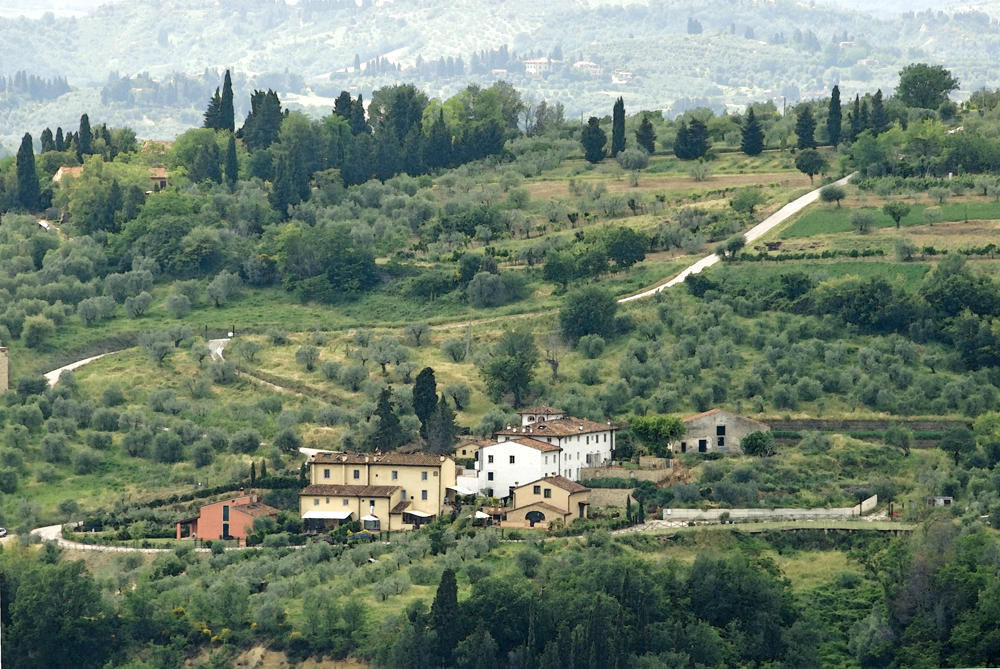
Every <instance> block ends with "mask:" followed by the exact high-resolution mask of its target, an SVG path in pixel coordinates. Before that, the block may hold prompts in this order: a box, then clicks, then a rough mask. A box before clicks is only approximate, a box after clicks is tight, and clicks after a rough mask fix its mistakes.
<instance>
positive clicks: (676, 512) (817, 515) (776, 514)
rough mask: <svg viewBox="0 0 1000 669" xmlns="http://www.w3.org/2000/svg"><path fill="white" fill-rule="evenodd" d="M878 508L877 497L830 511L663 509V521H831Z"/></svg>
mask: <svg viewBox="0 0 1000 669" xmlns="http://www.w3.org/2000/svg"><path fill="white" fill-rule="evenodd" d="M876 506H878V495H872V496H871V497H869V498H868V499H866V500H864V501H863V502H861V503H860V504H856V505H854V506H851V507H847V506H845V507H838V508H832V509H705V510H702V509H664V510H663V520H679V521H694V522H699V521H700V522H709V523H718V522H720V521H721V519H722V514H724V513H725V514H729V515H728V516H727V518H728V519H729V520H831V519H841V518H856V517H858V516H861V515H863V514H865V513H868V512H869V511H872V510H873V509H874V508H875V507H876Z"/></svg>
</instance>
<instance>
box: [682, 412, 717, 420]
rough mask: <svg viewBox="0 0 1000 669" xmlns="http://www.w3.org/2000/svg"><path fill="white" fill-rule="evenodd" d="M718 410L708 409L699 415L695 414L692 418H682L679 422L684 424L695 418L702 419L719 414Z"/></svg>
mask: <svg viewBox="0 0 1000 669" xmlns="http://www.w3.org/2000/svg"><path fill="white" fill-rule="evenodd" d="M719 411H720V410H719V409H709V410H708V411H702V412H701V413H696V414H695V415H693V416H688V417H687V418H682V419H681V422H682V423H686V422H688V421H689V420H695V419H696V418H704V417H705V416H711V415H712V414H713V413H719Z"/></svg>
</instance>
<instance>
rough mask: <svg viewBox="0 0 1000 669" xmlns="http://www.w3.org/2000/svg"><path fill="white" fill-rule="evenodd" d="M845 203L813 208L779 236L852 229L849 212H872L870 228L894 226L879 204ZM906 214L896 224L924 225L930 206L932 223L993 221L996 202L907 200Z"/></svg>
mask: <svg viewBox="0 0 1000 669" xmlns="http://www.w3.org/2000/svg"><path fill="white" fill-rule="evenodd" d="M845 204H846V206H843V207H840V208H837V207H831V206H829V205H821V206H819V207H814V208H811V209H809V210H807V211H806V212H805V213H803V214H802V215H801V216H800V217H799V218H798V219H797V220H796V221H795V222H793V223H792V224H791V225H789V226H788V227H787V228H785V229H784V230H783V231H782V232H781V235H780V236H781V238H782V239H796V238H800V237H812V236H814V235H823V234H833V233H840V232H853V231H854V227H853V226H852V225H851V214H853V213H855V212H858V211H864V212H867V213H869V214H871V215H872V217H873V219H874V224H873V227H874V228H894V227H895V226H896V223H895V222H894V221H893V220H892V218H890V217H889V216H888V215H886V214H885V213H883V212H882V209H881V203H878V204H876V205H875V206H872V205H871V204H870V201H868V200H866V202H865V203H863V204H862V203H860V202H857V201H856V200H855V201H850V200H848V201H846V202H845ZM910 205H911V206H910V213H909V214H907V215H906V216H904V217H903V218H902V219H901V220H900V227H906V228H909V227H911V226H925V225H928V218H927V214H926V210H927V209H928V208H931V207H933V209H934V211H936V212H937V214H936V216H934V218H936V219H937V220H936V221H935V223H936V222H941V223H948V222H954V221H962V222H964V223H968V222H969V221H993V220H997V219H1000V202H994V201H992V200H988V201H987V200H984V199H979V198H964V199H963V201H960V202H954V201H952V202H945V203H944V204H943V205H941V206H938V205H937V204H931V203H928V202H911V203H910Z"/></svg>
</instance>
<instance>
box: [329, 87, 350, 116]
mask: <svg viewBox="0 0 1000 669" xmlns="http://www.w3.org/2000/svg"><path fill="white" fill-rule="evenodd" d="M333 113H334V114H336V115H337V116H339V117H340V118H342V119H344V120H345V121H347V122H348V123H350V121H351V94H350V93H348V92H347V91H340V95H338V96H337V99H336V100H334V101H333Z"/></svg>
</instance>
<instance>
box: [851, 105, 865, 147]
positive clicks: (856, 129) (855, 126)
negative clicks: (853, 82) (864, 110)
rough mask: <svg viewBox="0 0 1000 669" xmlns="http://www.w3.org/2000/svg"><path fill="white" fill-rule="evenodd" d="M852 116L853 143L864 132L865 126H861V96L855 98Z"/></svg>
mask: <svg viewBox="0 0 1000 669" xmlns="http://www.w3.org/2000/svg"><path fill="white" fill-rule="evenodd" d="M850 116H851V142H854V140H856V139H857V138H858V135H860V134H861V133H862V132H863V131H864V126H862V125H861V96H860V95H855V96H854V108H853V109H852V110H851V112H850Z"/></svg>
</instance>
